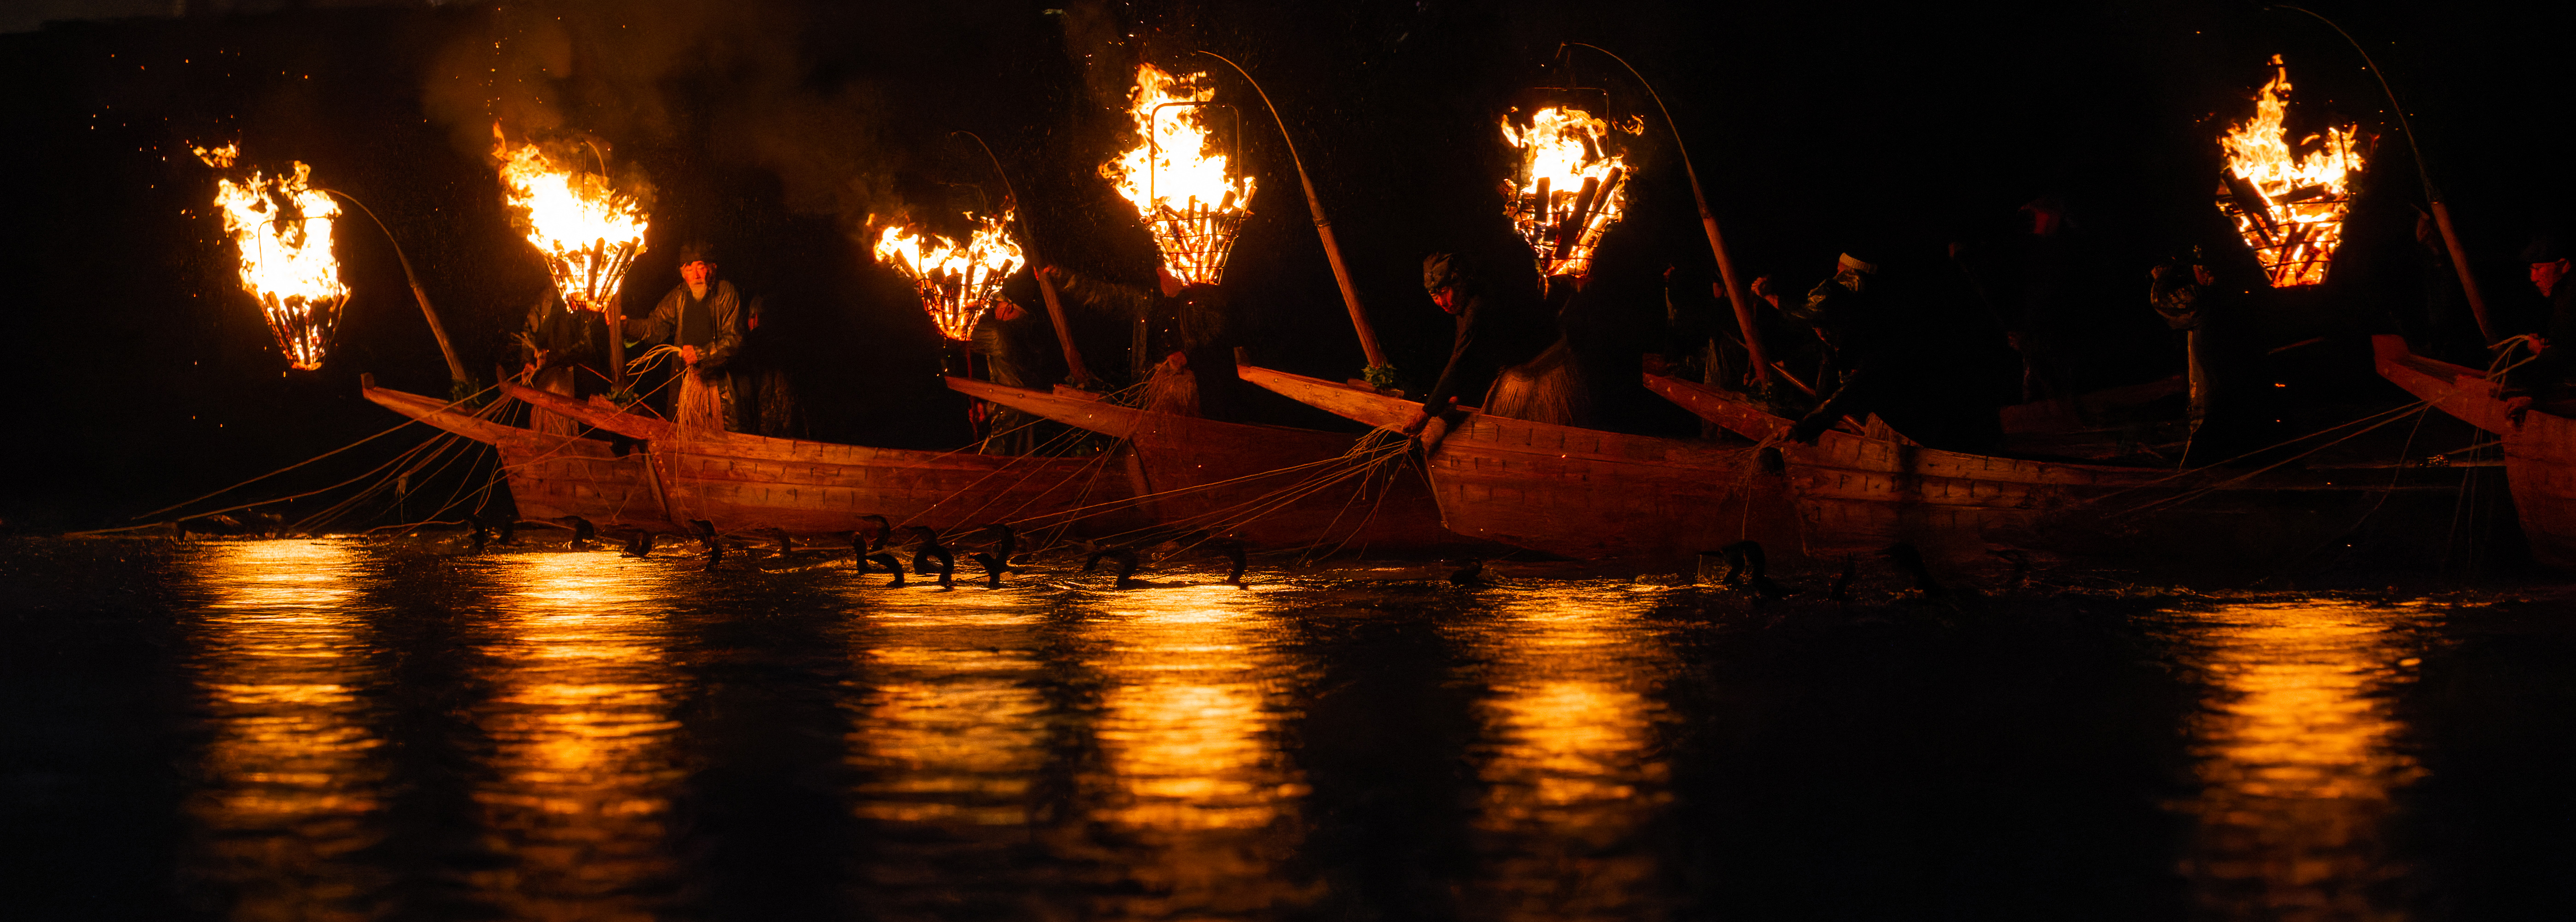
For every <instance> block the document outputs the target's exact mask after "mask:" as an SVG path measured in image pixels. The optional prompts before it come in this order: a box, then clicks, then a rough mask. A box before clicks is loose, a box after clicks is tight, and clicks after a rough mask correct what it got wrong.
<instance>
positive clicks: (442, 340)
mask: <svg viewBox="0 0 2576 922" xmlns="http://www.w3.org/2000/svg"><path fill="white" fill-rule="evenodd" d="M322 191H324V192H328V193H330V194H332V195H336V196H339V197H340V198H343V199H347V200H348V202H349V204H352V205H356V206H358V211H359V212H361V213H364V214H365V215H366V216H367V220H370V221H374V222H376V229H377V230H380V231H383V232H384V234H385V242H386V243H389V244H392V245H393V248H394V260H395V261H397V262H400V263H402V271H403V281H406V282H410V283H411V296H412V300H415V301H418V302H420V315H421V316H422V317H425V318H428V320H429V335H431V336H435V337H438V352H439V354H440V355H443V356H446V358H447V376H448V378H449V380H450V381H451V382H452V383H454V384H456V385H458V386H460V387H461V386H464V385H466V383H467V382H468V381H469V380H471V379H469V378H467V377H466V376H465V363H464V362H462V361H459V360H458V359H457V357H456V346H455V345H454V344H451V343H449V342H448V341H447V327H445V326H443V325H441V324H440V323H439V322H438V310H437V309H436V308H433V307H430V306H429V292H428V291H425V290H423V289H422V288H421V287H420V276H419V275H418V274H415V273H413V272H412V271H411V257H409V256H405V255H403V248H402V242H401V241H398V240H395V239H394V231H393V228H390V227H386V226H385V220H384V219H383V218H379V217H376V211H375V209H373V208H369V207H367V203H365V202H361V201H358V197H357V196H354V195H350V194H349V193H346V192H342V191H340V190H338V189H323V190H322Z"/></svg>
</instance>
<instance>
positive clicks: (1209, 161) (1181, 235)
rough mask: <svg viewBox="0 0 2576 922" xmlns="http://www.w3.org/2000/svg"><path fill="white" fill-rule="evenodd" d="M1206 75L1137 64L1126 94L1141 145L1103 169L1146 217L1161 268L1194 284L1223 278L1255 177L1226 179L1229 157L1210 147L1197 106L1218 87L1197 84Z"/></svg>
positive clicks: (1249, 207) (1139, 214) (1202, 109)
mask: <svg viewBox="0 0 2576 922" xmlns="http://www.w3.org/2000/svg"><path fill="white" fill-rule="evenodd" d="M1206 76H1207V74H1206V73H1205V72H1200V73H1195V74H1187V75H1183V76H1173V75H1171V74H1167V73H1164V72H1163V71H1162V70H1161V69H1160V68H1157V67H1155V66H1154V65H1151V64H1139V65H1137V66H1136V88H1135V90H1133V91H1131V92H1130V93H1128V95H1127V102H1128V105H1127V115H1128V117H1130V118H1132V119H1134V120H1135V122H1136V134H1137V138H1138V139H1137V142H1136V146H1135V147H1132V148H1129V149H1128V150H1127V152H1126V153H1124V154H1120V155H1119V156H1118V159H1116V160H1112V161H1110V162H1108V163H1104V164H1101V166H1100V175H1101V176H1104V177H1107V178H1108V180H1109V181H1110V182H1111V183H1113V184H1115V185H1116V186H1117V187H1118V194H1119V195H1121V196H1124V197H1125V198H1126V199H1127V201H1128V202H1129V203H1130V204H1133V205H1135V206H1136V215H1137V217H1140V218H1143V219H1144V220H1145V228H1146V230H1148V231H1150V232H1151V233H1152V234H1153V235H1154V245H1155V247H1156V248H1158V249H1160V250H1162V252H1163V267H1164V268H1165V269H1167V270H1169V271H1170V272H1171V273H1172V275H1174V276H1175V277H1178V278H1179V279H1180V280H1181V281H1183V282H1185V283H1189V284H1194V285H1214V284H1217V283H1218V282H1219V281H1221V280H1222V279H1224V277H1225V261H1226V257H1227V255H1228V254H1230V253H1232V252H1233V250H1234V237H1235V234H1236V232H1237V231H1239V230H1240V229H1241V228H1242V226H1243V218H1244V216H1245V215H1249V214H1251V213H1252V190H1253V178H1252V177H1250V176H1243V177H1239V178H1232V179H1229V178H1228V176H1229V174H1230V170H1231V169H1232V167H1233V164H1232V163H1230V162H1228V160H1227V158H1226V155H1224V154H1210V153H1208V152H1207V146H1208V140H1209V139H1208V130H1207V121H1206V112H1207V109H1206V107H1204V106H1201V105H1198V104H1199V103H1205V102H1207V101H1208V100H1211V99H1214V98H1216V89H1215V88H1213V87H1210V88H1206V89H1201V88H1200V87H1199V86H1198V81H1199V80H1200V79H1202V78H1204V77H1206Z"/></svg>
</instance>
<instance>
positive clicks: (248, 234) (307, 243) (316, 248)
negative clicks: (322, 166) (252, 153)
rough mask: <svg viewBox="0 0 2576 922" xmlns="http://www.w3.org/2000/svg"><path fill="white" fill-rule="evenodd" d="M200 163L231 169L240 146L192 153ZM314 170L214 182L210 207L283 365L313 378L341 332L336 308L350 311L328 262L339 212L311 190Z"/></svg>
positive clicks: (335, 268)
mask: <svg viewBox="0 0 2576 922" xmlns="http://www.w3.org/2000/svg"><path fill="white" fill-rule="evenodd" d="M194 150H195V152H196V154H197V158H198V159H200V160H203V161H205V162H206V165H207V166H210V167H214V168H216V169H219V170H220V169H230V168H231V167H232V165H233V161H234V160H235V159H236V158H238V157H239V156H240V155H241V145H240V144H239V143H234V144H227V145H224V146H223V147H219V148H213V149H208V148H203V147H199V148H195V149H194ZM312 172H313V169H312V168H311V167H308V166H305V165H304V164H302V163H297V164H295V165H294V167H293V172H292V173H291V174H282V175H278V176H264V175H262V174H261V173H260V171H258V170H256V169H254V170H252V171H251V172H250V178H249V179H246V180H242V181H239V182H235V181H234V180H233V179H231V178H221V179H217V180H216V181H215V207H217V208H220V209H222V210H223V213H224V232H225V233H227V234H230V235H232V238H233V245H234V246H235V247H236V248H238V249H239V250H240V251H241V281H242V289H243V290H245V291H248V292H250V295H251V297H253V298H256V299H258V301H259V310H260V314H261V315H262V316H263V317H265V318H266V319H267V321H268V329H269V332H272V333H275V334H276V335H277V346H278V348H279V349H280V350H281V351H284V352H285V353H286V361H287V364H288V365H291V366H293V367H295V368H296V369H298V370H303V371H311V370H313V369H316V368H320V367H322V358H323V356H324V355H325V354H326V353H328V352H329V351H330V349H331V334H332V331H334V330H336V329H338V327H339V325H340V308H342V307H343V306H346V305H347V304H348V303H349V286H347V285H344V284H341V282H340V261H339V260H338V259H336V258H334V257H333V256H332V255H331V230H332V224H333V220H334V219H335V218H338V217H339V215H340V205H339V203H337V202H334V201H332V200H331V196H330V195H328V194H326V193H324V192H322V191H321V190H318V189H315V188H313V187H312V186H311V185H310V183H309V180H310V179H311V176H312Z"/></svg>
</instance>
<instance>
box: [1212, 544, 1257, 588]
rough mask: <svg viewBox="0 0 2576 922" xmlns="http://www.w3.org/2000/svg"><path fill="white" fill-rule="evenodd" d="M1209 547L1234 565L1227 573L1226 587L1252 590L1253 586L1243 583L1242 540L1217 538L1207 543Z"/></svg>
mask: <svg viewBox="0 0 2576 922" xmlns="http://www.w3.org/2000/svg"><path fill="white" fill-rule="evenodd" d="M1207 547H1208V548H1209V549H1210V550H1213V551H1216V552H1217V553H1219V554H1223V555H1225V559H1226V562H1228V563H1231V564H1233V565H1234V569H1232V570H1228V571H1226V574H1225V585H1228V586H1232V587H1234V588H1237V589H1250V588H1252V587H1251V586H1248V585H1245V584H1244V582H1243V568H1244V560H1243V548H1244V544H1243V540H1242V539H1240V538H1216V539H1213V540H1210V541H1209V542H1207Z"/></svg>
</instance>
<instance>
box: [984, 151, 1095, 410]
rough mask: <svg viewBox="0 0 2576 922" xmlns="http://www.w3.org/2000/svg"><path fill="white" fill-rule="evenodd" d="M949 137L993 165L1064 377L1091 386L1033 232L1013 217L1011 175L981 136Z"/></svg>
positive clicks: (1015, 199)
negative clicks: (1060, 350) (964, 140)
mask: <svg viewBox="0 0 2576 922" xmlns="http://www.w3.org/2000/svg"><path fill="white" fill-rule="evenodd" d="M949 134H952V135H955V134H962V135H965V136H967V137H970V138H974V139H975V146H977V147H981V148H983V149H984V156H985V157H986V158H988V159H990V160H992V161H993V174H994V175H996V176H999V177H1001V178H1002V194H1003V195H1006V196H1009V197H1010V201H1011V206H1012V211H1013V212H1014V213H1015V215H1014V216H1015V217H1016V218H1018V220H1019V224H1020V246H1021V248H1022V249H1023V253H1022V255H1024V256H1026V257H1028V264H1029V274H1030V275H1032V276H1036V277H1037V280H1038V296H1039V297H1041V298H1044V299H1045V300H1046V309H1047V319H1048V320H1050V321H1053V322H1054V324H1055V339H1056V342H1058V343H1061V344H1063V346H1064V375H1065V377H1066V378H1068V379H1071V383H1072V384H1073V385H1074V386H1075V387H1084V386H1087V385H1090V384H1092V380H1091V369H1089V368H1085V367H1083V364H1082V350H1081V348H1080V347H1077V346H1075V345H1074V343H1073V324H1072V323H1071V322H1069V321H1067V320H1066V319H1065V316H1064V298H1063V296H1061V295H1058V294H1057V293H1056V290H1055V282H1054V281H1052V280H1050V279H1048V278H1047V275H1046V266H1047V261H1046V260H1043V259H1039V258H1038V235H1037V232H1036V231H1034V230H1030V229H1029V217H1028V216H1027V215H1024V214H1016V212H1017V211H1018V210H1019V204H1020V193H1019V192H1018V191H1017V190H1015V189H1013V188H1011V174H1010V173H1008V172H1005V171H1003V169H1002V158H1000V157H998V156H995V155H994V154H993V146H992V145H990V144H986V143H984V136H983V135H979V134H976V133H974V132H972V131H952V132H949Z"/></svg>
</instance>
